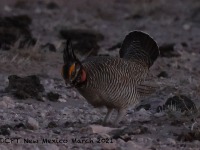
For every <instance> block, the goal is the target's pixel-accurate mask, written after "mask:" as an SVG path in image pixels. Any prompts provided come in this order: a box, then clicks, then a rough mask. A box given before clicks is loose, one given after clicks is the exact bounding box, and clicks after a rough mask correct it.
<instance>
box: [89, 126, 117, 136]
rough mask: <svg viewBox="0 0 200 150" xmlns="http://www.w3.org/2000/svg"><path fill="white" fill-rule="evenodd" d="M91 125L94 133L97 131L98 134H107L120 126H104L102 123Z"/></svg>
mask: <svg viewBox="0 0 200 150" xmlns="http://www.w3.org/2000/svg"><path fill="white" fill-rule="evenodd" d="M89 127H90V128H91V129H92V132H93V133H97V134H107V133H109V132H111V131H113V130H117V129H119V128H110V127H104V126H101V125H90V126H89Z"/></svg>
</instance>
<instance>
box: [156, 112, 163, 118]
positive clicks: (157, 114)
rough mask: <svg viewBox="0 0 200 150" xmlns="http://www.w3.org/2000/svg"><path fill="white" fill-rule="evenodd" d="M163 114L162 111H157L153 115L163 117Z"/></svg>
mask: <svg viewBox="0 0 200 150" xmlns="http://www.w3.org/2000/svg"><path fill="white" fill-rule="evenodd" d="M164 115H165V113H164V112H159V113H155V114H154V116H155V117H163V116H164Z"/></svg>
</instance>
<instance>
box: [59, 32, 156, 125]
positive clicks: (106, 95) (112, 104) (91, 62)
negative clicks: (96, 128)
mask: <svg viewBox="0 0 200 150" xmlns="http://www.w3.org/2000/svg"><path fill="white" fill-rule="evenodd" d="M66 50H68V52H65V53H64V54H65V55H64V62H65V66H64V67H63V72H67V73H68V72H69V68H70V70H71V66H72V64H74V63H75V64H76V65H75V68H74V72H72V74H71V72H70V73H69V78H67V79H65V80H69V81H70V83H71V84H72V85H74V86H75V87H76V88H77V89H78V91H79V92H80V93H81V94H82V95H83V96H84V97H85V99H86V100H87V101H88V102H89V103H90V104H92V105H93V106H94V107H102V106H106V107H107V108H108V113H107V115H106V117H105V120H104V121H105V122H107V121H108V120H109V119H110V116H111V113H112V110H113V109H117V110H118V116H117V118H116V120H115V124H117V123H119V122H120V121H121V119H122V117H123V116H124V115H125V113H126V109H127V108H128V107H130V106H135V105H136V104H137V103H139V97H140V96H141V95H142V94H148V93H149V91H150V90H148V89H150V88H148V86H143V85H142V84H143V81H144V80H145V77H146V76H147V73H148V70H149V67H150V66H151V65H152V64H153V62H154V61H155V60H156V58H157V57H158V55H159V50H158V47H157V44H156V42H155V41H154V40H153V39H152V38H151V37H150V36H148V35H147V34H145V33H143V32H139V31H134V32H131V33H129V34H128V35H127V36H126V37H125V40H124V42H123V44H122V48H121V50H120V58H119V57H110V56H96V57H91V58H87V59H86V60H84V61H83V62H79V61H77V58H76V57H75V55H74V53H73V50H72V48H71V46H70V47H69V48H67V49H66ZM66 50H65V51H66ZM66 65H67V67H66ZM66 68H67V70H66ZM72 69H73V68H72ZM65 74H66V73H65ZM64 78H65V77H64ZM145 91H146V92H145Z"/></svg>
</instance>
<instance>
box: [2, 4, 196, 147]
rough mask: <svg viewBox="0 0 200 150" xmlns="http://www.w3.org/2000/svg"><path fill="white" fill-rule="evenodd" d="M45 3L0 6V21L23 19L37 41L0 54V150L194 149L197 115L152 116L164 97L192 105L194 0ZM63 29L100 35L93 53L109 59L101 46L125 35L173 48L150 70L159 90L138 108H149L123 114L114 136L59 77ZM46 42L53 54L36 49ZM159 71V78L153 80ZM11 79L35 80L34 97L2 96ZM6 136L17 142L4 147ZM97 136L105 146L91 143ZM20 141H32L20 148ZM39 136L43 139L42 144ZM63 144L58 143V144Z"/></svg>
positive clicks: (95, 111) (100, 114)
mask: <svg viewBox="0 0 200 150" xmlns="http://www.w3.org/2000/svg"><path fill="white" fill-rule="evenodd" d="M50 2H53V1H48V0H44V1H37V0H35V1H34V0H29V1H28V0H27V1H26V0H16V1H14V0H6V1H4V0H1V1H0V8H1V9H0V17H5V16H13V15H24V14H25V15H28V16H29V17H30V18H31V19H32V23H31V24H30V31H31V33H32V36H33V37H34V38H36V39H37V43H36V45H35V46H33V47H29V48H23V49H18V48H16V46H13V47H12V48H11V49H10V50H7V51H5V50H3V49H2V50H0V58H1V59H0V82H1V84H0V107H1V108H0V111H1V113H0V120H1V121H0V142H1V144H0V149H2V150H4V149H5V150H7V149H19V150H21V149H37V150H38V149H45V150H47V149H52V150H57V149H60V150H63V149H122V150H123V149H130V150H131V149H152V150H155V149H156V150H157V149H199V147H200V131H199V130H200V127H199V126H200V119H199V115H198V113H189V115H186V114H184V113H180V112H178V111H162V112H160V113H157V112H156V108H157V107H158V106H159V105H163V104H164V103H165V101H166V100H167V99H168V98H169V97H172V96H174V95H180V94H182V95H185V96H187V97H189V98H190V99H191V100H192V101H193V102H194V103H195V105H196V107H197V108H199V105H200V101H199V97H200V79H199V74H200V68H199V64H200V59H199V58H200V42H199V39H200V28H199V27H200V2H199V1H198V0H190V1H187V0H177V1H172V0H168V1H167V0H160V1H152V0H141V1H140V2H139V1H136V0H133V1H131V0H124V1H120V0H110V1H106V0H103V1H98V0H93V1H89V0H82V1H78V0H76V1H74V0H68V1H67V2H66V1H64V0H63V1H61V0H58V1H55V3H54V4H51V5H50V4H49V3H50ZM63 28H68V29H80V28H81V29H88V30H94V31H97V32H99V33H101V34H102V35H103V36H104V39H103V40H101V41H99V42H98V44H99V47H100V49H99V51H98V54H109V55H114V56H117V55H118V50H119V49H118V48H117V49H114V50H112V51H109V50H108V49H109V48H110V47H112V46H113V45H116V44H117V43H119V42H121V41H122V40H123V38H124V37H125V35H126V34H127V33H129V32H130V31H132V30H142V31H145V32H147V33H149V34H150V35H151V36H152V37H153V38H154V39H155V40H156V41H157V43H158V45H159V46H161V47H162V46H163V45H166V44H172V45H173V44H174V47H172V48H171V49H174V51H173V53H175V54H176V55H174V56H173V57H172V55H171V54H169V55H168V57H159V58H158V59H157V61H156V62H155V63H154V66H153V67H152V68H151V74H152V75H153V78H152V80H153V81H154V82H155V83H156V84H157V85H159V88H158V89H157V92H156V93H154V94H153V95H151V96H149V97H147V98H145V99H143V100H142V103H141V104H150V105H151V109H150V110H145V109H143V108H142V109H140V110H137V111H136V110H135V111H134V110H133V109H130V110H129V111H128V113H127V115H126V117H125V118H124V120H123V121H122V123H121V128H120V129H118V130H121V132H119V131H115V132H108V131H110V130H111V129H112V128H108V131H107V128H104V127H102V126H97V124H98V123H97V122H99V120H100V119H103V117H104V115H105V113H106V110H105V109H94V108H93V107H92V106H90V105H89V104H87V102H86V101H85V100H84V98H82V97H81V96H80V95H79V94H78V93H77V92H76V91H75V90H74V89H70V88H67V87H66V86H65V84H64V82H63V80H62V78H61V75H60V70H61V67H62V42H63V41H64V39H62V38H61V37H60V35H59V31H60V30H61V29H63ZM1 29H2V28H1ZM0 31H1V30H0ZM1 32H2V31H1ZM46 43H51V44H53V45H55V47H56V50H57V51H56V52H50V51H45V50H44V49H43V48H41V47H40V45H44V44H46ZM171 49H170V50H171ZM166 53H170V52H166ZM80 57H81V56H80ZM162 71H165V72H166V73H167V75H165V76H164V77H157V75H158V74H159V73H161V72H162ZM13 74H14V75H18V76H21V77H25V76H27V75H37V76H38V77H39V78H40V81H41V84H42V85H43V86H44V88H45V92H43V93H42V95H41V99H40V100H36V98H25V99H23V100H21V99H18V98H16V96H14V95H13V94H12V93H11V92H7V91H6V90H5V88H6V87H7V86H8V84H9V81H8V76H10V75H13ZM48 92H53V93H58V94H59V95H60V96H59V99H58V101H56V102H52V101H49V100H48V98H47V96H46V95H47V93H48ZM113 118H114V116H113ZM95 124H96V125H95ZM96 128H97V129H96ZM123 128H124V130H122V129H123ZM101 130H102V131H101ZM96 132H97V133H96ZM193 133H196V134H193ZM7 138H9V139H10V140H9V139H7ZM13 138H20V139H19V140H18V142H17V140H16V139H15V140H14V141H13V142H11V139H13ZM73 138H77V139H90V140H93V141H94V143H88V144H83V143H73V141H72V139H73ZM99 138H103V139H106V140H108V141H107V142H109V143H103V142H104V141H101V143H98V142H97V140H98V139H99ZM24 139H28V140H32V142H33V141H35V142H36V143H29V144H27V143H25V141H24ZM43 139H49V140H51V142H50V143H49V144H45V143H42V140H43ZM63 139H64V140H65V141H64V143H63V141H60V142H59V140H63ZM111 139H112V142H113V143H111ZM37 140H38V141H37ZM52 140H54V141H52ZM66 140H67V141H66ZM6 141H7V142H8V143H6ZM29 142H31V141H29Z"/></svg>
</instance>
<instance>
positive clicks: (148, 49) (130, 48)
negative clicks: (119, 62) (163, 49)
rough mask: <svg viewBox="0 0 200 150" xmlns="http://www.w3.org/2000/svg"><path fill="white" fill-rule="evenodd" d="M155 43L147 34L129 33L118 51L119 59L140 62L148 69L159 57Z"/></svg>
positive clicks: (139, 32)
mask: <svg viewBox="0 0 200 150" xmlns="http://www.w3.org/2000/svg"><path fill="white" fill-rule="evenodd" d="M159 53H160V52H159V48H158V46H157V44H156V42H155V41H154V40H153V38H151V37H150V36H149V35H148V34H146V33H144V32H141V31H133V32H130V33H129V34H128V35H127V36H126V37H125V39H124V41H123V43H122V47H121V49H120V52H119V54H120V57H121V58H124V59H128V60H130V61H136V60H137V61H142V62H143V63H145V64H147V65H148V67H149V68H150V67H151V66H152V65H153V63H154V61H155V60H156V59H157V57H158V55H159Z"/></svg>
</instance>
